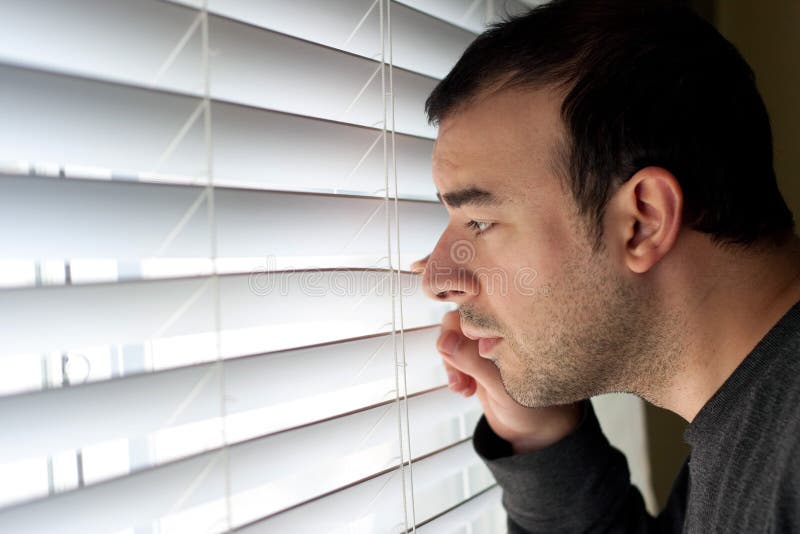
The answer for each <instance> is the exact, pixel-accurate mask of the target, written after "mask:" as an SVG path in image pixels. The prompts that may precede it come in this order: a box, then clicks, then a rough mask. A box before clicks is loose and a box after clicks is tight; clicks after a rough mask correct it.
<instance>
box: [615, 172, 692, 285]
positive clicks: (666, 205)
mask: <svg viewBox="0 0 800 534" xmlns="http://www.w3.org/2000/svg"><path fill="white" fill-rule="evenodd" d="M609 211H610V213H609ZM607 213H608V214H609V215H611V217H610V218H609V219H608V220H609V224H610V228H608V229H607V231H608V232H609V237H611V238H613V239H614V240H615V241H617V243H618V244H619V246H618V247H615V248H616V249H617V250H619V251H620V252H621V253H622V254H623V258H622V259H623V261H624V262H625V264H626V265H627V266H628V268H629V269H630V270H631V271H633V272H635V273H644V272H647V271H648V270H650V268H652V267H653V265H655V264H656V263H658V261H659V260H661V258H663V257H664V256H665V255H666V254H667V253H668V252H669V251H670V249H672V247H673V245H674V244H675V240H676V239H677V237H678V234H679V233H680V229H681V219H682V215H683V191H682V190H681V186H680V184H678V180H677V179H676V178H675V176H673V175H672V173H670V172H669V171H667V170H666V169H663V168H661V167H645V168H644V169H641V170H639V171H638V172H636V174H634V175H633V176H631V178H630V179H629V180H628V181H627V182H625V183H624V184H622V186H620V188H619V189H618V190H617V191H616V193H614V195H613V196H612V198H611V199H610V200H609V204H608V207H607Z"/></svg>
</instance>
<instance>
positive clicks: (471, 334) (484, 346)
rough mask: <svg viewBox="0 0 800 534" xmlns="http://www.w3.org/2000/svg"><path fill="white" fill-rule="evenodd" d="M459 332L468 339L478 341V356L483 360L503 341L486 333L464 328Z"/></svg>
mask: <svg viewBox="0 0 800 534" xmlns="http://www.w3.org/2000/svg"><path fill="white" fill-rule="evenodd" d="M461 331H462V332H464V335H465V336H466V337H468V338H469V339H473V340H477V341H478V354H480V355H481V356H482V357H484V358H488V355H489V353H490V352H491V351H492V350H493V349H494V348H495V347H496V346H497V345H499V344H500V342H501V341H503V338H502V337H495V336H492V335H491V334H488V333H487V334H484V333H483V332H478V331H476V330H472V329H470V328H464V327H463V326H462V327H461Z"/></svg>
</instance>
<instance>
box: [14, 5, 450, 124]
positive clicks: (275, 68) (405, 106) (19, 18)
mask: <svg viewBox="0 0 800 534" xmlns="http://www.w3.org/2000/svg"><path fill="white" fill-rule="evenodd" d="M44 3H45V5H43V3H42V2H37V3H35V4H31V3H30V2H25V1H24V0H15V1H11V2H9V3H8V4H7V5H4V13H3V17H2V20H0V36H2V37H0V61H5V62H13V63H14V64H21V65H27V66H32V67H36V68H40V69H47V70H52V71H55V72H63V73H70V74H76V75H81V76H87V77H92V78H98V79H104V80H110V81H116V82H121V83H126V84H131V85H135V86H141V87H153V88H160V89H165V90H170V91H177V92H179V93H185V94H190V95H196V96H200V95H202V89H203V87H204V85H203V82H204V78H203V76H202V73H203V69H202V64H201V62H200V59H201V57H202V54H201V53H200V52H201V44H202V42H201V39H200V32H199V31H198V28H199V25H198V24H196V23H195V22H196V19H197V16H198V13H197V12H196V11H195V10H193V9H189V8H186V7H182V6H178V5H174V4H171V3H163V2H158V1H155V0H121V1H118V2H94V1H92V0H70V1H68V2H63V1H58V0H44ZM41 11H46V12H47V13H48V17H45V18H42V17H41V16H40V15H39V13H40V12H41ZM17 27H26V28H28V29H29V31H26V32H18V31H12V30H14V29H15V28H17ZM187 30H192V31H190V32H189V33H188V34H189V35H191V37H190V38H189V39H188V40H187V41H186V43H185V45H184V46H183V47H182V48H180V52H179V53H177V55H174V60H173V61H169V59H170V58H172V57H173V54H172V52H173V50H176V49H177V48H176V45H178V44H179V43H181V42H182V38H183V37H184V35H186V34H187ZM145 31H146V34H147V36H148V39H142V34H143V32H145ZM209 38H210V46H211V48H213V50H214V54H213V55H212V56H211V58H210V60H211V65H210V81H211V85H210V96H211V98H214V99H217V100H225V101H228V102H233V103H238V104H245V105H249V106H254V107H259V108H265V109H272V110H277V111H285V112H290V113H297V114H300V115H308V116H313V117H319V118H323V119H330V120H336V121H341V122H348V123H353V124H360V125H365V126H374V125H376V124H381V123H382V120H383V117H384V100H383V92H382V87H381V76H380V75H379V73H378V70H379V69H380V63H377V62H375V61H372V60H368V59H365V58H361V57H357V56H352V55H349V54H345V53H343V52H340V51H337V50H332V49H329V48H325V47H322V46H319V45H316V44H313V43H308V42H305V41H301V40H298V39H296V38H293V37H289V36H286V35H283V34H278V33H275V32H272V31H269V30H265V29H262V28H258V27H255V26H251V25H248V24H243V23H241V22H237V21H233V20H230V19H226V18H222V17H217V16H213V15H212V16H209ZM98 43H102V46H98ZM254 66H256V68H254ZM162 67H165V68H162ZM392 78H393V79H392V82H393V91H394V94H395V100H394V104H395V128H396V131H399V132H403V133H409V134H413V135H419V136H422V137H428V138H433V137H435V129H434V128H433V127H432V126H430V125H428V124H427V122H426V121H425V117H424V113H422V112H421V110H422V109H423V105H424V102H425V99H426V98H427V95H428V94H429V93H430V91H431V90H432V89H433V87H434V85H435V83H436V81H435V79H433V78H428V77H425V76H422V75H419V74H415V73H411V72H408V71H404V70H402V69H395V70H394V72H393V77H392Z"/></svg>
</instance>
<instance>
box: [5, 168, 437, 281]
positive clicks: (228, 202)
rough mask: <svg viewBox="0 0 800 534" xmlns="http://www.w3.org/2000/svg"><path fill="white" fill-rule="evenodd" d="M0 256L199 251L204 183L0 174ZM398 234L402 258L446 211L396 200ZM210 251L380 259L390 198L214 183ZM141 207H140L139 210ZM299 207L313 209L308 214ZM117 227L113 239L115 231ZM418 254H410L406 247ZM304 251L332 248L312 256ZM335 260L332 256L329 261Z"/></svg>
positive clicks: (417, 248) (202, 248) (205, 251)
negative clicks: (214, 242) (213, 237)
mask: <svg viewBox="0 0 800 534" xmlns="http://www.w3.org/2000/svg"><path fill="white" fill-rule="evenodd" d="M0 185H1V186H2V188H3V195H2V196H0V241H2V242H3V243H4V247H3V248H2V253H0V257H4V258H18V259H23V258H27V259H33V260H41V259H46V258H68V259H76V258H117V259H128V260H136V259H142V258H151V259H157V258H180V257H184V258H187V257H188V258H207V257H209V255H210V248H209V244H208V232H209V226H208V225H209V221H208V212H207V205H206V203H207V202H208V197H207V195H206V190H205V188H203V187H200V186H193V187H190V186H182V185H180V186H176V185H166V184H149V183H139V182H127V181H115V180H111V181H106V180H103V181H99V180H72V179H66V180H65V179H58V178H47V177H30V176H0ZM398 208H399V213H398V215H399V217H400V218H401V221H402V223H401V226H400V239H401V242H402V243H403V247H404V249H405V250H406V251H408V255H407V256H406V257H405V258H403V265H401V267H407V266H408V265H409V264H410V262H411V261H413V260H414V259H416V258H418V257H421V256H422V255H423V253H424V251H426V250H430V249H431V248H432V247H433V245H434V244H435V241H434V239H435V235H434V234H433V231H434V229H437V230H438V229H443V228H444V227H445V226H446V224H447V213H446V211H445V210H444V209H443V208H442V206H441V205H440V204H438V203H431V202H420V201H401V202H399V203H398ZM214 209H215V224H216V232H217V257H219V258H256V259H257V261H256V262H255V263H251V264H250V265H248V267H247V268H248V270H250V269H253V270H255V269H257V268H259V266H261V268H262V269H264V268H265V265H266V264H267V263H269V261H270V260H269V259H270V258H272V259H273V260H272V261H274V262H275V263H273V267H272V268H275V267H274V266H277V265H278V264H277V262H278V261H280V259H281V258H287V257H298V258H302V257H305V258H307V259H306V260H301V259H298V260H297V262H301V261H304V262H305V263H304V264H303V263H295V264H293V265H292V266H293V267H295V268H312V267H328V266H331V263H330V262H334V266H338V267H351V266H353V265H352V264H349V263H348V259H347V258H348V257H360V258H361V259H360V263H359V265H356V266H365V265H367V266H369V265H372V266H378V267H380V266H388V261H387V260H385V259H384V260H383V261H381V259H382V258H385V257H386V210H387V209H388V210H389V213H390V223H391V225H392V230H391V231H392V234H394V215H395V214H394V203H388V204H387V203H386V202H385V201H384V200H381V199H376V198H357V197H340V196H335V195H324V194H320V195H317V194H295V193H289V192H275V191H253V190H242V189H229V188H216V189H215V192H214ZM142 213H147V217H142V216H141V214H142ZM309 214H318V215H317V216H316V217H311V216H309ZM123 235H124V236H125V239H121V238H120V236H123ZM414 254H418V255H416V256H415V255H414ZM314 257H332V258H337V257H339V258H340V260H339V261H338V262H336V260H335V259H330V260H327V261H328V263H323V264H314V263H313V258H314ZM336 263H338V265H337V264H336Z"/></svg>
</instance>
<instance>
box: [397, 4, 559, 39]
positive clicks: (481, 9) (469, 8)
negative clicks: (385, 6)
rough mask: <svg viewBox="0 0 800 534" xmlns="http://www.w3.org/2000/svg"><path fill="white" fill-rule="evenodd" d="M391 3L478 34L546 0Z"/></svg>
mask: <svg viewBox="0 0 800 534" xmlns="http://www.w3.org/2000/svg"><path fill="white" fill-rule="evenodd" d="M393 1H395V2H397V3H400V4H405V5H407V6H409V7H413V8H414V9H417V10H419V11H421V12H423V13H427V14H428V15H430V16H432V17H437V18H439V19H442V20H444V21H447V22H449V23H450V24H454V25H456V26H460V27H462V28H464V29H466V30H469V31H470V32H472V33H474V34H478V33H480V32H482V31H483V30H485V29H486V26H487V25H489V24H492V23H494V22H496V21H497V20H498V19H500V18H504V17H505V15H506V14H510V15H518V14H520V13H523V12H525V11H526V10H528V9H530V7H529V6H532V5H535V4H540V3H544V2H546V1H547V0H524V1H520V0H493V1H492V2H491V3H489V5H487V2H475V1H473V0H393Z"/></svg>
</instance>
